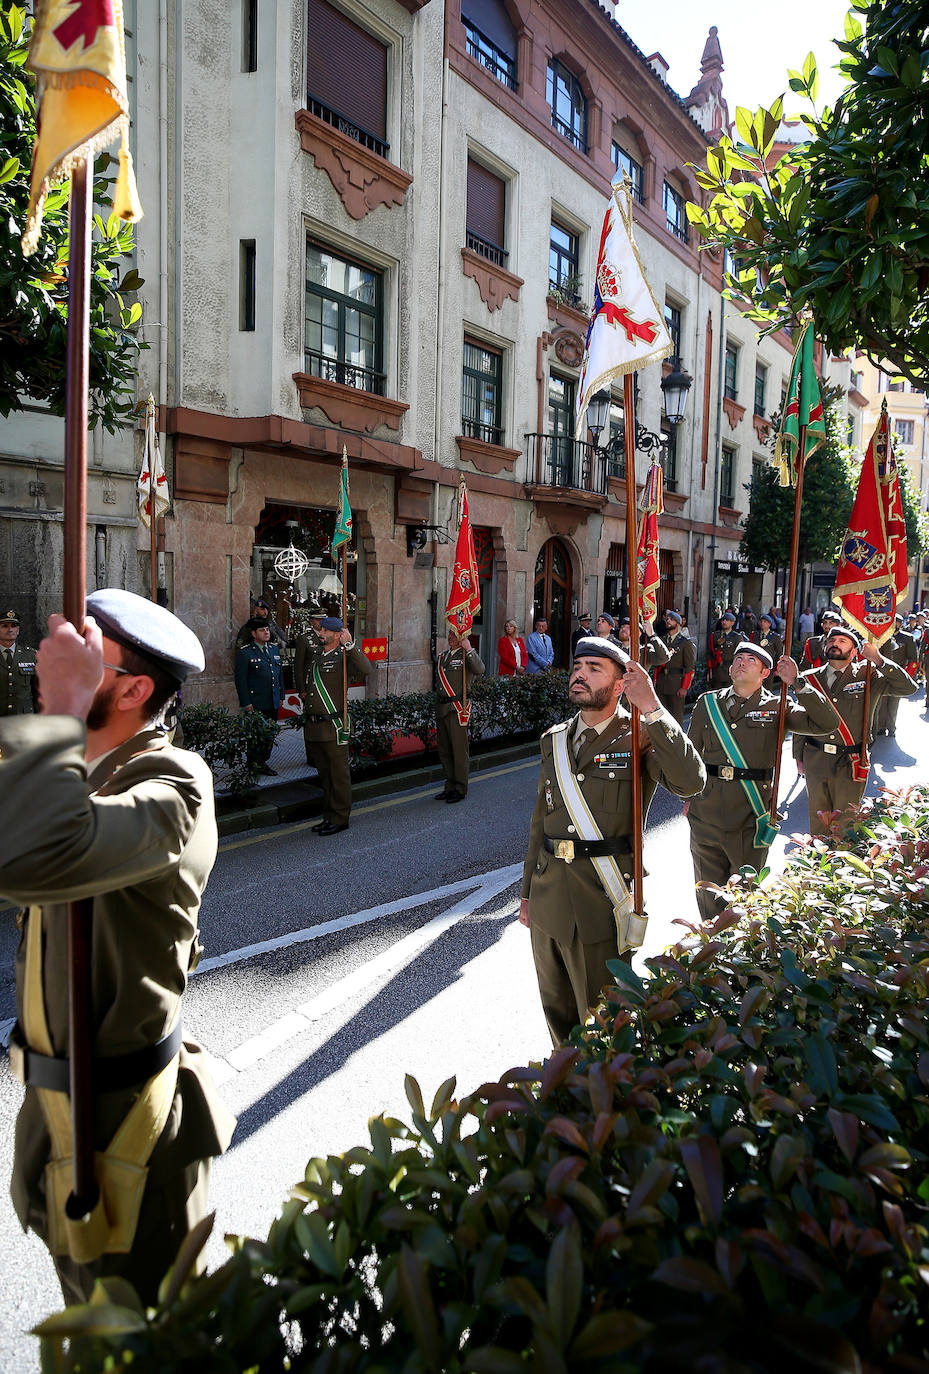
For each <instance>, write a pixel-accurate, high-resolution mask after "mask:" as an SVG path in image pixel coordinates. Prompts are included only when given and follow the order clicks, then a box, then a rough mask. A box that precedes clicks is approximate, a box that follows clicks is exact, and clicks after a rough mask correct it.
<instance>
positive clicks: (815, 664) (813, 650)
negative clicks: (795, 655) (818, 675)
mask: <svg viewBox="0 0 929 1374" xmlns="http://www.w3.org/2000/svg"><path fill="white" fill-rule="evenodd" d="M825 647H826V636H825V635H810V637H809V639H808V640H807V641H806V643H805V644H804V646H803V653H802V655H801V658H800V664H801V667H802V666H803V665H804V664H806V665H807V666H808V667H810V668H819V667H821V666H822V663H823V650H824V649H825Z"/></svg>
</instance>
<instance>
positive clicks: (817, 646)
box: [800, 611, 845, 669]
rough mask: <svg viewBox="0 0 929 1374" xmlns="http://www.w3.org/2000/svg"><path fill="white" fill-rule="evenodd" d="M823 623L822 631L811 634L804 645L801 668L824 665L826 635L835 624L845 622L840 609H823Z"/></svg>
mask: <svg viewBox="0 0 929 1374" xmlns="http://www.w3.org/2000/svg"><path fill="white" fill-rule="evenodd" d="M821 624H822V632H821V633H820V634H818V635H810V637H809V639H808V640H807V641H806V643H805V644H804V646H803V654H802V656H801V659H800V667H801V669H806V668H820V667H821V666H822V662H823V650H824V648H825V646H826V635H827V634H828V633H829V631H830V630H831V629H832V627H833V625H844V624H845V622H844V620H843V619H842V617H841V616H840V615H839V613H838V611H823V613H822V617H821Z"/></svg>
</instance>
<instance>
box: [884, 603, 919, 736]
mask: <svg viewBox="0 0 929 1374" xmlns="http://www.w3.org/2000/svg"><path fill="white" fill-rule="evenodd" d="M881 654H882V655H883V657H884V658H889V659H890V661H891V663H896V665H897V667H898V668H902V669H903V670H904V672H908V671H909V664H911V663H914V662H915V660H916V644H915V642H914V640H913V639H912V637H911V636H910V635H909V634H907V633H906V631H905V630H904V629H903V616H902V615H898V616H897V625H896V629H895V630H894V632H893V634H892V635H891V636H890V639H886V640H885V641H884V643H883V644H882V645H881ZM899 706H900V698H899V697H895V696H891V695H890V694H889V693H888V694H887V695H886V696H883V697H881V702H880V705H879V706H878V708H877V711H876V712H875V715H874V734H875V736H877V735H890V737H891V738H893V737H894V736H895V735H896V733H897V711H898V709H899Z"/></svg>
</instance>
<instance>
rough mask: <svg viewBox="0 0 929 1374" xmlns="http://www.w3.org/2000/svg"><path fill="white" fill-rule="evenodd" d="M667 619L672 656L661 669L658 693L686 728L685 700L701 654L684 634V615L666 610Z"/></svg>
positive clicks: (666, 706)
mask: <svg viewBox="0 0 929 1374" xmlns="http://www.w3.org/2000/svg"><path fill="white" fill-rule="evenodd" d="M664 618H665V625H666V626H667V629H668V633H667V638H666V639H665V645H666V647H667V649H668V653H669V657H668V660H667V662H666V663H665V664H664V665H662V666H659V669H658V678H657V680H656V683H655V690H656V691H657V693H658V699H659V701H660V702H661V704H662V706H663V707H664V709H665V710H666V711H669V712H670V713H671V715H672V716H673V717H674V719H675V720H676V721H677V723H678V725H682V724H683V721H684V701H685V699H686V697H687V692H688V689H689V687H690V684H691V683H692V682H693V679H694V668H695V667H696V665H697V651H696V649H695V648H694V642H693V640H692V639H689V638H688V637H687V635H685V634H684V632H683V629H682V626H683V624H684V621H683V618H682V616H681V615H679V614H678V612H677V611H665V617H664Z"/></svg>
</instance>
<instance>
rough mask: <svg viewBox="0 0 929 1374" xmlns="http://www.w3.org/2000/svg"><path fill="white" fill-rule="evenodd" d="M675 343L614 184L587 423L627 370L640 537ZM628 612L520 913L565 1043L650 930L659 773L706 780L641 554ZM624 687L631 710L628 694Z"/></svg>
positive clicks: (588, 674)
mask: <svg viewBox="0 0 929 1374" xmlns="http://www.w3.org/2000/svg"><path fill="white" fill-rule="evenodd" d="M671 351H672V345H671V339H670V336H669V334H668V331H667V328H666V326H665V323H664V318H663V314H662V312H661V310H660V309H659V308H658V305H657V303H656V301H655V298H654V296H653V295H652V293H651V291H650V289H649V286H648V283H647V282H646V280H645V276H644V274H643V272H642V268H641V264H640V263H639V260H638V254H637V252H636V249H635V243H634V240H633V238H632V208H631V202H630V199H629V193H628V190H627V189H626V188H625V187H624V186H616V185H614V187H613V191H612V194H611V196H610V201H609V204H608V206H607V210H606V214H605V216H604V221H603V230H602V233H601V237H600V253H599V259H598V263H597V276H596V290H595V295H594V311H593V317H592V319H591V324H590V328H589V331H588V335H587V348H586V353H585V359H584V365H583V368H582V371H581V385H580V388H579V402H578V419H577V427H578V432H580V431H581V430H582V428H583V426H584V417H585V413H586V409H587V404H588V401H589V400H590V398H591V397H592V396H593V393H594V392H595V391H596V390H597V389H598V388H599V387H600V386H602V385H604V384H606V385H609V383H610V382H611V381H612V380H613V379H614V378H615V377H619V376H622V377H624V389H625V406H626V409H625V441H626V480H627V487H626V508H627V531H626V547H627V548H628V549H633V548H635V547H636V526H635V506H636V501H635V448H634V434H635V418H634V412H633V407H634V396H633V387H632V374H633V372H634V371H635V370H636V369H638V368H640V367H643V366H645V365H646V364H648V363H652V362H659V361H660V360H661V359H662V358H663V357H665V356H667V354H669V353H670V352H671ZM656 519H657V514H656ZM629 617H630V652H629V653H626V651H625V650H624V649H622V648H621V647H620V646H619V645H618V644H616V643H614V642H613V641H612V640H611V639H602V638H600V637H599V636H596V635H590V636H587V637H585V638H583V639H581V640H579V641H578V643H577V645H576V647H575V651H574V665H573V668H572V670H571V677H570V682H569V688H568V690H569V695H570V697H571V701H572V704H573V705H575V706H576V707H577V715H576V716H575V717H574V718H573V719H572V720H570V721H567V722H565V723H564V724H562V725H556V726H554V727H553V728H552V729H551V730H549V731H547V732H546V734H545V735H543V737H542V745H541V748H542V767H541V771H540V773H539V787H538V794H537V797H536V804H535V809H534V811H533V814H532V821H531V825H530V834H529V848H528V851H527V854H526V861H525V864H524V867H523V883H522V893H521V901H520V911H519V919H520V921H521V923H522V924H523V925H525V926H527V927H528V928H529V932H530V936H531V939H532V954H533V960H534V963H535V969H536V976H537V978H538V983H539V993H540V996H541V999H542V1006H543V1010H544V1012H545V1017H546V1021H547V1023H548V1027H549V1032H550V1034H551V1037H552V1041H553V1042H554V1043H555V1044H556V1045H557V1044H560V1043H562V1042H563V1041H564V1040H566V1039H567V1037H568V1036H569V1035H570V1033H571V1030H572V1028H573V1027H574V1026H575V1025H577V1024H578V1022H582V1021H584V1020H585V1019H586V1016H587V1012H588V1009H589V1007H590V1006H591V1005H592V1004H593V1003H595V1002H596V1000H597V996H598V994H599V991H600V989H601V988H602V987H603V986H604V985H605V984H606V983H608V982H609V981H610V978H611V971H610V963H611V962H612V960H614V959H616V958H617V956H618V957H621V958H623V959H625V960H626V961H628V960H630V959H631V957H632V951H633V950H634V949H635V948H637V947H638V946H639V945H641V943H642V940H643V938H644V935H645V928H646V918H645V914H644V906H643V901H642V828H643V824H644V817H645V812H646V810H647V808H648V804H649V803H650V801H651V798H652V796H653V794H654V792H655V789H656V787H657V786H658V784H659V783H660V784H661V785H663V786H665V787H667V788H668V789H669V790H670V791H672V792H674V793H676V794H677V795H678V796H681V797H686V796H692V795H693V794H694V793H695V792H699V791H700V789H701V788H702V787H703V784H704V782H705V781H706V774H705V772H704V769H703V764H702V763H701V761H700V757H699V755H698V754H697V751H696V750H695V749H694V747H693V745H692V744H691V743H690V741H689V740H688V739H687V737H686V735H685V734H684V733H683V731H682V730H681V728H680V726H679V725H678V723H677V722H676V721H675V720H674V719H673V718H672V717H671V716H670V715H669V714H668V712H667V711H666V710H664V708H663V707H662V705H661V703H660V701H659V700H658V697H657V696H656V694H655V689H654V687H653V685H652V681H651V677H650V675H649V673H648V672H647V671H646V669H644V668H643V667H642V666H641V665H640V663H639V662H638V656H639V642H638V641H639V579H638V572H637V564H636V560H634V559H633V560H630V577H629ZM623 697H625V698H626V700H627V702H628V703H629V705H630V707H631V712H630V711H627V710H626V709H625V708H624V706H623V705H622V704H621V699H622V698H623ZM640 713H641V720H642V723H643V724H644V726H645V731H646V732H647V733H646V735H645V738H644V739H641V738H640V729H639V721H640Z"/></svg>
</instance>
